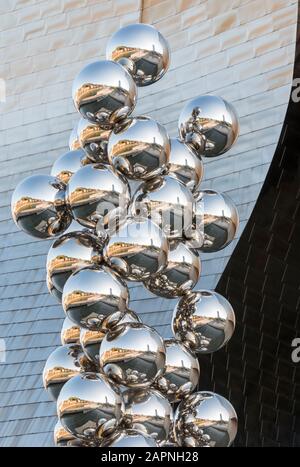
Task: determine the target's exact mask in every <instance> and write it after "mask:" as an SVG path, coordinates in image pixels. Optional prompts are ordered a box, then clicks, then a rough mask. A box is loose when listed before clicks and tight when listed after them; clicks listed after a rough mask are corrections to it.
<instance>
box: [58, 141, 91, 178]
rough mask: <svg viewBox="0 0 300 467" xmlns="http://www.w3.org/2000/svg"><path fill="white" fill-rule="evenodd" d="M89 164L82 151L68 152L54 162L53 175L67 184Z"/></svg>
mask: <svg viewBox="0 0 300 467" xmlns="http://www.w3.org/2000/svg"><path fill="white" fill-rule="evenodd" d="M88 163H89V159H88V158H87V155H86V153H85V152H84V151H83V150H82V149H76V150H74V151H68V152H66V153H65V154H63V155H62V156H60V157H59V158H58V159H57V160H56V161H55V162H54V164H53V166H52V169H51V175H52V177H56V178H58V179H59V180H60V181H61V182H63V183H66V184H67V183H68V182H69V180H70V178H71V177H72V175H74V173H76V172H77V170H79V169H80V168H81V167H82V166H84V165H86V164H88Z"/></svg>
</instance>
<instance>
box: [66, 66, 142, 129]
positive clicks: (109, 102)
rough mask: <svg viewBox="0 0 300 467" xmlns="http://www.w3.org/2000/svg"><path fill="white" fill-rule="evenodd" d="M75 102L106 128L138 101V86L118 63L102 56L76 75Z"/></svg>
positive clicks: (94, 120) (89, 117) (132, 107)
mask: <svg viewBox="0 0 300 467" xmlns="http://www.w3.org/2000/svg"><path fill="white" fill-rule="evenodd" d="M72 96H73V102H74V105H75V107H76V109H77V110H78V112H80V113H81V115H82V116H83V117H84V118H86V119H87V120H89V121H91V122H93V123H99V124H100V125H101V126H102V127H103V128H113V126H114V125H115V123H116V122H117V121H119V120H121V119H123V118H125V117H127V116H128V115H129V114H130V113H131V112H132V111H133V109H134V107H135V104H136V86H135V83H134V81H133V79H132V77H131V76H130V74H129V73H128V71H126V70H125V68H123V67H122V66H121V65H119V64H118V63H115V62H112V61H108V60H103V61H97V62H93V63H90V64H89V65H86V66H85V67H84V68H83V69H82V70H81V71H80V73H79V74H78V75H77V76H76V78H75V80H74V82H73V88H72Z"/></svg>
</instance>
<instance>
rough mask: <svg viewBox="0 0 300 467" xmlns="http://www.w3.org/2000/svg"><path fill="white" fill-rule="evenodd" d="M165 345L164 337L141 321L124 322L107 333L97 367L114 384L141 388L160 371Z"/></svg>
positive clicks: (163, 362) (163, 363)
mask: <svg viewBox="0 0 300 467" xmlns="http://www.w3.org/2000/svg"><path fill="white" fill-rule="evenodd" d="M165 358H166V349H165V345H164V342H163V339H162V338H161V337H160V335H159V334H158V333H157V331H155V329H153V328H150V327H149V326H146V325H144V324H140V323H125V324H121V325H119V326H116V327H115V328H113V329H112V330H111V331H110V332H109V333H107V334H106V336H105V338H104V339H103V341H102V344H101V347H100V367H101V369H102V371H104V373H106V374H107V376H108V377H109V378H110V379H112V380H113V381H114V382H116V383H117V384H122V385H123V386H127V387H130V388H144V387H147V386H150V385H151V384H153V382H154V381H155V380H156V379H157V378H158V377H159V376H160V375H161V374H162V372H163V369H164V366H165Z"/></svg>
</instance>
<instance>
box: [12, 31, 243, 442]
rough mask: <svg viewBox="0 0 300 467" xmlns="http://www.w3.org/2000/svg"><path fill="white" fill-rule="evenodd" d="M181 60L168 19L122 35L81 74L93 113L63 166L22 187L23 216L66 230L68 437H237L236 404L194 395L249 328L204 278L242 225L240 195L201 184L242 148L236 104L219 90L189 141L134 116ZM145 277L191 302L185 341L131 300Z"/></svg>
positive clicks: (60, 398) (182, 307)
mask: <svg viewBox="0 0 300 467" xmlns="http://www.w3.org/2000/svg"><path fill="white" fill-rule="evenodd" d="M169 62H170V52H169V47H168V44H167V42H166V40H165V38H164V37H163V36H162V35H161V34H160V33H159V32H158V31H157V30H156V29H155V28H154V27H152V26H149V25H146V24H133V25H129V26H126V27H123V28H121V29H120V30H119V31H118V32H116V33H115V34H114V35H113V36H112V38H111V39H110V41H109V43H108V45H107V51H106V60H103V61H100V60H99V61H96V62H94V63H91V64H89V65H87V66H85V67H84V68H83V69H82V70H81V71H80V72H79V74H78V75H77V77H76V78H75V80H74V83H73V89H72V96H73V101H74V105H75V108H76V109H77V111H78V112H79V113H80V117H81V118H80V120H79V123H78V125H76V126H75V127H74V129H73V131H72V133H71V136H70V140H69V151H68V152H66V153H65V154H63V155H62V156H61V157H59V158H58V159H57V160H56V161H55V162H54V164H53V168H52V170H51V175H34V176H31V177H29V178H27V179H26V180H24V181H23V182H21V183H20V184H19V185H18V186H17V188H16V189H15V192H14V194H13V197H12V216H13V218H14V220H15V223H16V224H17V226H18V227H19V228H20V229H21V230H23V231H25V232H26V233H28V234H29V235H32V236H34V237H37V238H41V239H49V238H53V239H54V241H53V244H52V245H51V247H50V250H49V253H48V257H47V266H46V269H47V285H48V288H49V292H50V293H51V294H53V296H54V297H55V298H56V299H57V300H58V301H59V302H61V304H62V308H63V310H64V313H65V321H64V324H63V328H62V331H61V343H62V346H61V347H59V348H57V349H56V350H54V352H52V354H51V355H50V356H49V358H48V360H47V362H46V365H45V368H44V372H43V380H44V386H45V388H46V389H47V391H48V392H49V394H50V396H51V397H52V398H53V399H54V400H56V402H57V414H58V418H59V421H58V423H57V425H56V427H55V433H54V439H55V443H56V445H58V446H105V447H107V446H111V447H122V446H128V447H130V446H144V447H155V446H176V445H178V446H186V447H188V446H190V447H195V446H196V447H198V446H229V445H231V443H232V442H233V440H234V438H235V435H236V431H237V417H236V414H235V411H234V409H233V407H232V406H231V404H230V403H229V402H228V401H226V400H225V399H224V398H223V397H221V396H219V395H217V394H213V393H210V392H195V393H194V391H195V389H196V388H197V384H198V380H199V377H200V366H199V361H198V357H199V355H202V354H207V353H212V352H215V351H217V350H219V349H220V348H221V347H223V346H224V345H225V344H227V342H228V341H229V339H230V338H231V336H232V334H233V332H234V327H235V316H234V312H233V309H232V307H231V305H230V304H229V303H228V301H227V300H226V299H225V298H224V297H222V296H220V295H219V294H217V293H216V292H213V291H206V290H199V289H198V288H197V284H198V281H199V278H200V274H201V261H200V255H199V254H200V252H204V253H213V252H216V251H219V250H221V249H223V248H225V247H226V246H227V245H229V244H230V243H231V242H232V240H233V239H234V237H235V234H236V231H237V228H238V223H239V219H238V213H237V209H236V207H235V206H234V204H233V202H232V201H231V200H230V199H229V198H228V196H227V195H225V194H222V193H217V192H215V191H211V190H201V188H200V184H201V181H202V177H203V170H204V169H203V161H202V157H204V158H205V157H216V156H219V155H221V154H224V153H225V152H226V151H228V150H229V149H230V148H231V147H232V146H233V144H234V143H235V142H236V140H237V137H238V133H239V123H238V118H237V115H236V112H235V110H234V108H233V107H232V106H231V105H230V104H228V103H227V102H226V101H224V100H223V99H222V98H220V97H216V96H211V95H208V96H200V97H196V98H195V99H193V100H191V101H190V102H188V103H187V104H186V105H185V106H184V108H183V110H182V112H181V114H180V117H179V123H178V138H173V139H170V138H169V136H168V133H167V131H166V129H165V128H164V127H163V126H162V125H161V124H160V123H159V122H157V121H155V120H153V119H152V118H150V117H148V116H132V112H133V111H134V108H135V105H136V100H137V87H139V86H148V85H151V84H153V83H155V82H157V81H158V80H159V79H161V78H162V77H163V76H164V74H165V73H166V71H167V70H168V67H169ZM137 183H139V185H138V186H137V185H136V184H137ZM133 185H135V190H134V191H132V186H133ZM132 281H133V282H134V281H135V282H142V283H143V284H144V286H145V287H146V288H147V289H148V290H149V291H150V292H152V293H153V294H155V295H157V296H159V297H164V298H169V299H174V298H178V299H179V301H178V303H177V305H176V307H175V310H174V316H173V323H172V329H173V338H172V339H168V340H164V339H163V338H162V337H161V336H160V335H159V334H158V332H157V331H156V330H155V329H153V328H151V327H149V326H147V325H146V324H143V323H142V322H141V320H140V318H139V316H138V315H137V314H136V313H134V312H133V311H131V310H130V308H129V307H130V295H129V288H128V285H127V282H132ZM174 404H179V405H178V407H177V409H176V411H175V407H174Z"/></svg>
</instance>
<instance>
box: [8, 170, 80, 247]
mask: <svg viewBox="0 0 300 467" xmlns="http://www.w3.org/2000/svg"><path fill="white" fill-rule="evenodd" d="M11 211H12V217H13V219H14V221H15V223H16V225H17V226H18V227H19V229H21V230H23V231H24V232H26V233H27V234H29V235H32V236H33V237H38V238H43V239H45V238H51V237H55V236H57V235H60V234H62V233H63V232H64V231H65V230H66V229H67V227H68V226H69V225H70V223H71V220H72V217H71V214H70V213H69V211H68V210H67V209H66V205H65V185H64V184H63V183H62V182H61V181H60V180H58V179H57V178H54V177H51V176H49V175H32V176H30V177H28V178H25V180H23V181H22V182H21V183H19V185H18V186H17V187H16V189H15V191H14V193H13V195H12V200H11Z"/></svg>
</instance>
